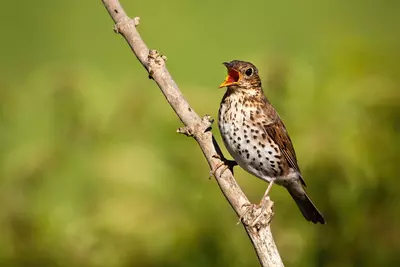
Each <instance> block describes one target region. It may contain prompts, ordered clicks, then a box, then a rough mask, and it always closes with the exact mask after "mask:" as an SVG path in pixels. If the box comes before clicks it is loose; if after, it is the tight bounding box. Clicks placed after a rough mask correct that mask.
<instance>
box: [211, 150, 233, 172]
mask: <svg viewBox="0 0 400 267" xmlns="http://www.w3.org/2000/svg"><path fill="white" fill-rule="evenodd" d="M212 157H213V158H216V159H220V160H221V161H222V162H219V163H218V164H217V165H216V166H215V167H214V168H213V169H212V170H211V171H210V177H211V176H213V175H214V176H216V173H217V171H218V169H219V168H221V167H222V166H223V169H222V170H221V172H220V174H222V173H224V172H225V171H226V170H227V169H229V170H230V171H231V172H232V173H233V167H235V166H236V165H238V164H237V163H236V161H234V160H229V159H226V158H225V157H224V156H221V155H218V154H215V155H213V156H212Z"/></svg>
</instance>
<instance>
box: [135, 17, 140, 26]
mask: <svg viewBox="0 0 400 267" xmlns="http://www.w3.org/2000/svg"><path fill="white" fill-rule="evenodd" d="M133 23H135V26H137V25H139V23H140V17H134V18H133Z"/></svg>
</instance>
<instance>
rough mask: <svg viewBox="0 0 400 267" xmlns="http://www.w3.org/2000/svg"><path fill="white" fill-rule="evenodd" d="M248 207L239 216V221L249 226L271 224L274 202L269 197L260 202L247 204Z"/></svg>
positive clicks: (259, 226)
mask: <svg viewBox="0 0 400 267" xmlns="http://www.w3.org/2000/svg"><path fill="white" fill-rule="evenodd" d="M246 205H247V206H248V207H247V208H246V209H245V211H244V212H243V214H242V215H241V216H240V218H239V222H238V223H237V224H239V223H241V222H242V223H243V224H244V225H246V226H249V227H257V228H258V229H259V228H261V226H263V225H269V224H270V222H271V220H272V217H273V216H274V212H273V211H272V207H273V202H272V201H271V200H270V199H269V197H267V198H265V199H263V200H262V201H261V202H260V204H246Z"/></svg>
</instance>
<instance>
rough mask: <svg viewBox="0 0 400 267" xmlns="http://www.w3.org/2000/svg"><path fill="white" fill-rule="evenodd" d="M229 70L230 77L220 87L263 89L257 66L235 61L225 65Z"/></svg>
mask: <svg viewBox="0 0 400 267" xmlns="http://www.w3.org/2000/svg"><path fill="white" fill-rule="evenodd" d="M223 64H224V65H225V67H226V68H227V70H228V76H227V77H226V79H225V81H224V82H223V83H222V84H221V85H220V86H219V88H222V87H228V88H233V89H234V88H241V89H252V88H259V87H261V80H260V77H259V76H258V70H257V68H256V66H254V65H253V64H251V63H250V62H246V61H240V60H233V61H231V62H224V63H223Z"/></svg>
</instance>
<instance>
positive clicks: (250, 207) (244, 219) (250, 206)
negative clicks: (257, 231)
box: [236, 203, 258, 225]
mask: <svg viewBox="0 0 400 267" xmlns="http://www.w3.org/2000/svg"><path fill="white" fill-rule="evenodd" d="M245 206H247V208H245V210H244V212H243V214H242V215H240V217H239V221H238V222H237V223H236V225H239V224H240V223H241V222H243V223H244V224H246V225H248V224H247V223H246V222H248V218H247V215H248V213H249V212H250V213H254V210H256V209H257V208H258V205H257V204H253V203H246V204H245V205H243V206H242V207H245Z"/></svg>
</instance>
